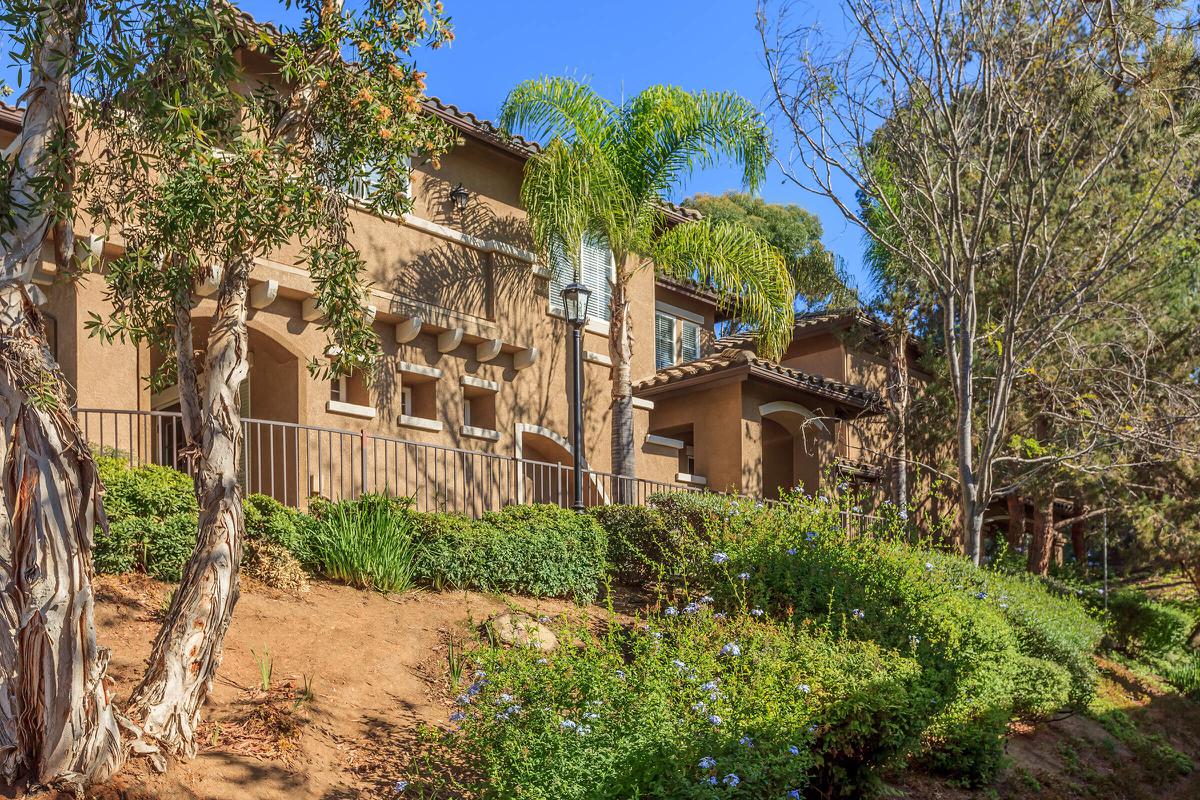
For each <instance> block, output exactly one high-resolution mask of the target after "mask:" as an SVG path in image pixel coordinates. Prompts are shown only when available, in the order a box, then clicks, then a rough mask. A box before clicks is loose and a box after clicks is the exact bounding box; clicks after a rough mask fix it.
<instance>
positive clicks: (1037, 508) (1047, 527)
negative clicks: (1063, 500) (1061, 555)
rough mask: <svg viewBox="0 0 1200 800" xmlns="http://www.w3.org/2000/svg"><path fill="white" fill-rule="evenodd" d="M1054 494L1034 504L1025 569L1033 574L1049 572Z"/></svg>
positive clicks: (1052, 544) (1051, 555)
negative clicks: (1031, 531) (1031, 537)
mask: <svg viewBox="0 0 1200 800" xmlns="http://www.w3.org/2000/svg"><path fill="white" fill-rule="evenodd" d="M1054 537H1055V533H1054V495H1053V493H1051V495H1050V496H1049V497H1048V498H1046V499H1045V500H1043V501H1040V502H1038V503H1036V504H1035V505H1034V509H1033V541H1032V543H1031V544H1030V547H1029V560H1028V562H1027V563H1026V567H1027V569H1028V570H1029V571H1030V572H1032V573H1033V574H1035V575H1047V574H1049V572H1050V559H1051V558H1052V557H1053V556H1054Z"/></svg>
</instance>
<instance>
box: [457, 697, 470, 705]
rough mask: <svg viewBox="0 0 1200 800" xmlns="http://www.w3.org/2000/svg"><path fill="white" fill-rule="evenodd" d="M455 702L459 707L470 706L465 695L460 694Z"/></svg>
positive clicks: (468, 699)
mask: <svg viewBox="0 0 1200 800" xmlns="http://www.w3.org/2000/svg"><path fill="white" fill-rule="evenodd" d="M457 702H458V704H459V705H460V706H469V705H471V698H470V697H467V696H466V695H465V694H460V695H459V696H458V700H457Z"/></svg>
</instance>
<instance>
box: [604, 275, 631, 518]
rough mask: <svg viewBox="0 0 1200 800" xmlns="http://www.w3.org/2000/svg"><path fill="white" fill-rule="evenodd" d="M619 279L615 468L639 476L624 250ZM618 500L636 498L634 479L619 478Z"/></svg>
mask: <svg viewBox="0 0 1200 800" xmlns="http://www.w3.org/2000/svg"><path fill="white" fill-rule="evenodd" d="M616 260H617V280H616V282H615V285H614V286H613V294H612V320H611V322H610V323H609V337H608V349H609V353H610V354H611V355H612V363H613V365H612V471H613V474H615V475H618V476H620V477H622V478H629V479H632V478H636V477H637V452H636V450H635V448H634V442H633V436H634V434H633V431H634V423H633V373H632V361H633V331H632V329H631V327H630V320H629V276H628V274H627V273H626V271H625V267H624V261H625V256H624V254H623V253H617V254H616ZM614 499H615V500H616V502H618V503H630V502H632V501H633V500H634V485H633V481H632V480H618V481H617V491H616V497H615V498H614Z"/></svg>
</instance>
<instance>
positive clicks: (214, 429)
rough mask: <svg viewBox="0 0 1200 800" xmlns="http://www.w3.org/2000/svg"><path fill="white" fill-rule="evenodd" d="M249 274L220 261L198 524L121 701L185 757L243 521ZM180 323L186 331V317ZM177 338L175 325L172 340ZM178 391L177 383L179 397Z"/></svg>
mask: <svg viewBox="0 0 1200 800" xmlns="http://www.w3.org/2000/svg"><path fill="white" fill-rule="evenodd" d="M249 272H250V262H249V261H248V260H244V261H242V262H240V263H234V264H229V265H227V266H226V268H225V271H224V277H223V279H222V282H221V290H220V295H219V297H218V300H217V312H216V316H215V317H214V319H213V326H212V331H211V332H210V334H209V337H208V350H207V354H206V356H205V370H204V387H203V395H202V402H201V403H199V404H197V405H198V407H199V409H200V413H199V424H200V433H199V445H200V454H199V465H198V475H197V486H198V489H199V493H200V524H199V533H198V536H197V539H196V549H195V550H194V551H193V552H192V556H191V558H190V559H189V560H188V563H187V566H186V567H185V568H184V573H183V580H182V581H181V582H180V584H179V588H177V589H176V590H175V595H174V597H173V598H172V599H171V607H170V609H169V610H168V612H167V619H166V621H165V622H164V623H163V627H162V629H161V630H160V631H159V634H158V637H157V638H156V639H155V641H154V649H153V651H152V653H151V655H150V660H149V665H148V667H147V670H146V675H145V677H144V678H143V679H142V683H141V685H140V686H138V688H137V690H136V691H135V692H134V695H133V699H132V701H131V710H132V709H136V710H137V711H138V712H140V713H141V714H142V719H143V729H144V731H145V735H146V736H147V737H148V738H151V739H153V740H155V741H156V742H157V743H158V744H159V745H160V747H162V748H163V749H164V750H166V751H168V752H170V753H173V754H183V755H186V756H188V757H193V756H195V754H196V725H197V723H198V722H199V718H200V708H201V706H203V704H204V701H205V698H207V697H208V693H209V692H210V691H211V689H212V681H213V677H214V676H215V675H216V671H217V668H218V667H219V666H220V663H221V651H222V647H223V645H224V643H225V633H226V631H227V630H228V629H229V623H230V621H231V619H232V618H233V608H234V605H236V603H237V599H238V566H239V564H240V562H241V557H242V534H243V531H244V527H245V525H244V519H243V516H242V513H243V512H242V490H241V486H240V485H239V482H238V464H239V461H240V454H241V451H242V423H241V413H240V408H239V403H238V391H239V389H240V387H241V384H242V381H243V380H244V379H245V377H246V373H247V370H248V364H247V361H246V352H247V337H246V293H247V285H248V278H249ZM177 319H180V317H179V316H178V314H177ZM187 324H188V326H189V331H190V324H191V320H190V315H189V316H188V320H187ZM186 339H190V333H189V334H188V335H187V337H186ZM184 341H185V338H184V337H182V336H179V332H178V331H177V339H176V342H177V345H178V343H181V342H184ZM176 355H177V358H179V359H181V366H182V367H183V368H184V369H183V372H182V373H181V379H183V380H186V377H184V376H185V375H186V372H187V365H186V364H184V363H182V362H185V361H190V360H191V358H192V354H191V351H190V349H188V350H186V351H184V350H181V351H180V352H179V353H177V354H176ZM193 382H194V373H193ZM184 390H185V387H184V385H183V383H182V382H181V384H180V395H181V398H182V394H183V391H184Z"/></svg>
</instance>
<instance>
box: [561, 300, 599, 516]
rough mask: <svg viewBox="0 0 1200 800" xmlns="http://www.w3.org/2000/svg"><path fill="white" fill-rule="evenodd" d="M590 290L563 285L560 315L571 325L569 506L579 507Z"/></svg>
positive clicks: (578, 509)
mask: <svg viewBox="0 0 1200 800" xmlns="http://www.w3.org/2000/svg"><path fill="white" fill-rule="evenodd" d="M591 294H592V290H591V289H589V288H588V287H586V286H584V285H583V284H582V283H579V282H578V281H576V282H575V283H569V284H567V285H566V286H564V287H563V290H562V299H563V314H564V316H566V318H567V322H568V323H570V325H571V345H572V352H573V354H574V357H573V358H572V359H571V382H572V385H573V386H574V387H575V391H574V397H573V398H572V400H571V450H572V454H573V455H574V457H575V469H574V477H575V480H574V487H573V488H574V495H573V497H572V501H573V502H572V503H571V507H572V508H573V509H575V510H576V511H580V512H582V511H583V510H584V508H583V326H584V325H586V324H587V314H588V298H589V297H590V296H591Z"/></svg>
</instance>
